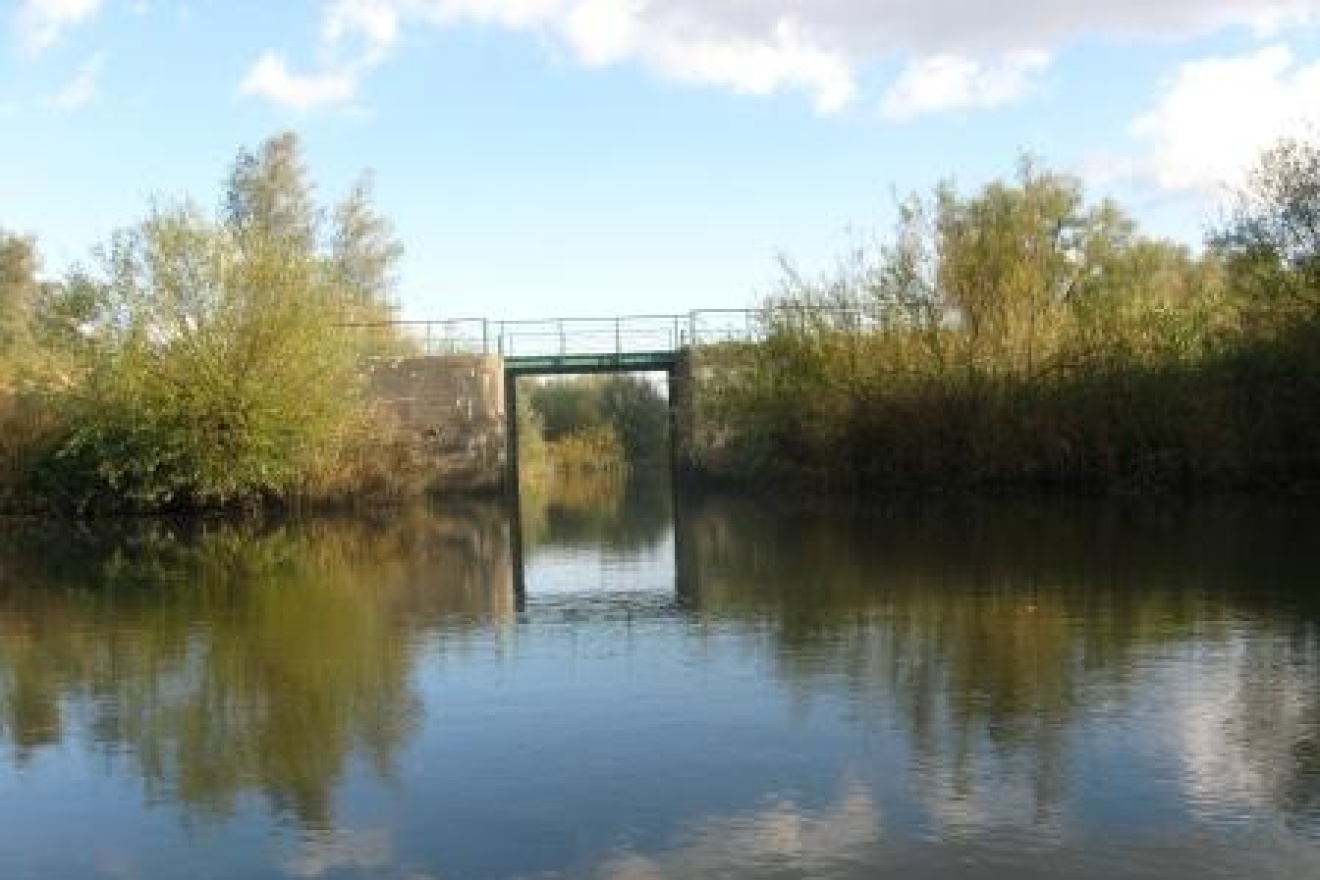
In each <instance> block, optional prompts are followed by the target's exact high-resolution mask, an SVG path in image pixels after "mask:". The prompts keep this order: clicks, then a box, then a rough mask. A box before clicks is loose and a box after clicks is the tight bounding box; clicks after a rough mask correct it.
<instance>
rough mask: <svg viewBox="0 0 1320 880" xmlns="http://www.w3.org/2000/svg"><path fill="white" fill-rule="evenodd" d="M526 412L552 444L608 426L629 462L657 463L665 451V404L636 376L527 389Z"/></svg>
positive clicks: (564, 381)
mask: <svg viewBox="0 0 1320 880" xmlns="http://www.w3.org/2000/svg"><path fill="white" fill-rule="evenodd" d="M527 408H528V409H531V410H534V411H535V413H536V416H537V419H538V421H539V422H540V424H541V426H542V430H543V433H544V436H545V439H546V440H548V441H550V442H552V443H557V442H560V441H562V440H565V439H569V438H572V437H575V436H578V435H581V434H584V433H589V432H595V431H598V430H599V429H602V428H608V429H609V430H610V431H611V432H612V433H613V434H614V436H615V437H616V438H617V440H618V444H619V449H620V450H621V453H622V456H623V457H624V458H625V459H626V460H627V461H628V462H629V463H632V464H641V463H647V462H655V461H659V460H661V459H662V458H663V456H664V455H665V452H666V450H667V448H668V440H667V438H668V431H669V404H668V401H667V400H666V399H665V397H664V396H663V395H662V394H661V393H660V391H659V389H658V388H657V387H656V385H655V384H654V383H653V382H651V381H650V380H649V379H646V378H644V377H641V376H627V375H617V376H605V377H580V378H575V379H553V380H548V381H543V382H540V383H537V384H535V385H533V386H532V387H531V393H530V394H529V395H528V407H527Z"/></svg>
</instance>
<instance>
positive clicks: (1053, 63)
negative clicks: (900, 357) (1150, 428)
mask: <svg viewBox="0 0 1320 880" xmlns="http://www.w3.org/2000/svg"><path fill="white" fill-rule="evenodd" d="M1317 24H1320V0H1307V2H1295V0H1158V2H1149V0H1110V2H1107V3H1103V4H1102V3H1088V4H1082V3H1076V4H1067V3H1059V2H1057V0H1005V2H996V3H986V2H984V0H812V2H804V0H796V2H794V0H755V2H751V0H667V2H663V3H661V2H657V0H649V2H648V0H289V2H283V0H282V2H274V0H191V2H177V0H9V2H5V3H0V35H3V42H2V43H0V134H2V135H3V143H4V155H5V160H6V161H4V162H3V163H0V225H2V226H4V227H5V228H8V229H13V230H18V231H23V232H30V233H33V234H35V235H37V236H38V238H39V239H40V241H41V242H42V246H43V249H44V251H45V254H46V261H47V269H48V271H50V272H52V273H54V272H59V271H61V270H62V269H63V268H64V267H66V266H68V265H69V264H71V263H74V262H77V261H87V260H89V258H90V254H91V251H92V248H93V247H94V246H95V245H96V243H98V242H100V241H103V240H104V239H105V238H106V236H107V235H108V234H109V233H110V232H111V231H112V230H113V229H115V228H117V227H119V226H122V225H125V224H128V223H131V222H132V221H133V220H134V219H135V218H137V217H140V216H141V215H142V214H143V212H144V210H145V208H146V206H147V205H148V204H149V203H150V200H151V199H152V198H155V197H172V196H180V195H191V196H193V197H195V198H197V199H200V200H202V201H203V202H204V203H211V202H214V201H216V200H217V199H218V184H219V181H220V180H221V178H222V177H223V175H224V173H225V170H226V168H227V166H228V164H229V163H230V162H231V161H232V158H233V156H234V154H235V152H236V150H237V149H238V148H239V147H240V146H242V145H245V144H247V145H253V144H256V143H258V142H259V141H260V140H261V139H263V138H265V137H267V136H269V135H272V134H275V133H277V132H279V131H281V130H284V129H292V130H295V131H297V132H298V133H299V134H300V135H301V136H302V137H303V139H304V144H305V147H306V153H307V159H308V163H309V166H310V168H311V170H312V173H313V176H314V178H315V180H316V181H317V184H318V186H319V188H320V191H321V193H322V195H323V196H324V197H325V198H326V199H334V198H336V197H338V196H339V195H340V194H342V193H343V192H344V191H345V190H346V189H347V188H348V186H349V185H350V184H351V182H352V181H353V180H354V178H355V177H356V176H357V174H358V173H359V172H360V171H361V170H363V169H365V168H371V169H374V170H375V172H376V178H377V188H378V190H377V191H378V201H379V204H380V207H381V208H382V210H383V211H384V212H385V213H386V214H387V215H388V216H389V217H390V218H391V219H392V220H393V221H394V223H395V224H396V227H397V231H398V233H399V235H400V237H401V238H402V240H403V242H404V244H405V246H406V247H407V249H408V255H407V257H406V259H405V262H404V265H403V271H402V278H401V286H400V298H401V300H402V303H403V306H404V311H405V313H406V314H407V315H408V316H410V317H416V318H429V317H441V316H450V317H453V316H466V315H490V316H492V317H538V316H545V315H556V314H568V315H593V314H615V313H619V312H669V311H686V310H688V309H692V308H708V307H739V306H744V305H749V304H751V303H753V302H754V301H755V300H756V299H757V298H758V296H759V295H760V294H761V293H763V292H764V291H766V290H767V289H768V287H769V286H770V284H771V283H772V282H773V280H774V278H775V275H776V268H775V255H776V254H777V253H779V252H784V253H786V254H788V255H790V256H792V257H793V258H794V259H795V260H796V261H797V262H798V263H799V264H801V265H802V266H803V267H804V268H806V269H808V270H815V269H820V268H823V267H825V266H826V265H828V263H829V261H830V260H831V259H832V258H833V256H834V255H835V254H837V253H839V252H840V251H842V250H843V249H845V248H846V247H847V246H848V245H849V243H850V242H851V241H852V240H854V239H855V238H856V237H857V236H859V235H869V234H872V233H874V232H877V231H878V232H881V233H883V231H884V230H885V229H886V228H887V227H888V225H889V224H890V222H891V220H892V217H893V193H894V192H895V191H897V192H909V191H913V190H919V191H922V190H928V189H929V188H930V187H931V186H932V185H933V184H934V183H935V182H937V181H938V180H940V179H941V178H944V177H953V178H955V179H956V180H957V181H958V182H959V183H960V184H962V185H963V186H965V187H972V186H975V185H977V184H979V183H982V182H984V181H985V180H987V179H989V178H992V177H996V176H1003V175H1006V174H1010V173H1011V172H1012V170H1013V167H1014V164H1015V161H1016V157H1017V156H1018V154H1019V153H1020V152H1021V151H1024V150H1026V151H1031V152H1034V153H1036V154H1038V155H1040V156H1041V157H1043V158H1044V159H1045V160H1046V162H1047V163H1048V164H1049V165H1050V166H1051V167H1054V168H1057V169H1061V170H1066V171H1070V172H1074V173H1077V174H1079V175H1081V176H1083V177H1084V179H1085V180H1086V181H1087V183H1088V186H1089V187H1090V190H1091V192H1092V193H1093V194H1095V195H1097V196H1099V195H1102V194H1112V195H1115V196H1117V197H1118V198H1120V199H1121V200H1122V201H1123V202H1124V203H1125V204H1127V205H1128V206H1129V207H1130V208H1131V209H1132V210H1133V211H1134V212H1135V213H1136V214H1137V215H1138V216H1139V218H1140V219H1141V220H1142V221H1143V222H1144V223H1145V224H1146V226H1147V228H1148V229H1149V230H1151V231H1153V232H1157V233H1160V234H1165V235H1170V236H1174V237H1177V238H1180V239H1184V240H1187V241H1191V242H1196V241H1198V240H1199V238H1200V236H1201V233H1202V229H1203V227H1204V224H1205V222H1206V221H1207V220H1208V219H1210V218H1212V217H1213V216H1214V211H1215V205H1216V204H1217V203H1218V202H1220V201H1221V200H1222V196H1223V193H1224V192H1225V187H1226V186H1227V185H1229V184H1231V182H1232V181H1233V180H1234V179H1236V178H1237V177H1238V175H1240V173H1241V170H1242V168H1243V167H1244V166H1245V165H1246V164H1247V162H1248V161H1249V158H1250V157H1251V156H1252V155H1254V154H1255V153H1256V152H1257V151H1258V150H1259V149H1260V147H1261V146H1262V145H1264V144H1265V143H1268V142H1269V141H1270V140H1272V139H1273V138H1275V137H1278V136H1279V135H1281V134H1286V133H1291V132H1295V131H1299V130H1306V127H1307V126H1308V125H1310V124H1311V123H1312V122H1313V114H1314V113H1316V112H1317V111H1320V30H1317V28H1316V25H1317Z"/></svg>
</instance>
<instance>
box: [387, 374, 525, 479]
mask: <svg viewBox="0 0 1320 880" xmlns="http://www.w3.org/2000/svg"><path fill="white" fill-rule="evenodd" d="M370 394H371V397H372V399H373V400H374V401H375V403H376V405H377V407H379V408H380V409H381V410H382V411H383V412H384V413H385V414H386V415H387V417H388V418H389V421H391V422H392V423H393V424H394V425H395V427H396V429H397V438H396V439H400V440H402V441H403V442H405V443H416V444H417V452H418V454H419V456H420V457H421V458H422V460H423V461H424V463H425V464H424V466H425V468H426V470H427V471H428V476H429V478H430V479H429V482H430V483H431V484H432V488H434V489H436V490H439V491H444V490H456V491H457V490H472V489H489V488H495V487H498V486H499V485H500V484H501V481H502V479H503V475H504V456H505V450H504V430H505V418H504V361H503V359H501V358H499V357H496V356H493V355H492V356H483V355H442V356H434V357H409V358H383V359H380V360H377V361H375V362H373V363H372V365H371V370H370Z"/></svg>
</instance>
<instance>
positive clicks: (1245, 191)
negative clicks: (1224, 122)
mask: <svg viewBox="0 0 1320 880" xmlns="http://www.w3.org/2000/svg"><path fill="white" fill-rule="evenodd" d="M1210 244H1211V246H1212V247H1213V248H1214V249H1215V250H1216V251H1217V252H1218V253H1219V254H1221V255H1222V256H1223V257H1224V258H1225V259H1226V261H1227V262H1228V265H1229V269H1230V272H1231V274H1232V277H1233V281H1234V285H1235V287H1236V288H1237V289H1238V290H1239V291H1240V292H1241V293H1243V294H1245V295H1246V297H1247V299H1248V305H1249V306H1250V307H1251V310H1252V311H1253V312H1255V313H1256V314H1257V316H1258V317H1261V318H1270V319H1274V320H1283V321H1288V320H1290V319H1292V318H1294V317H1297V316H1299V315H1300V316H1303V317H1309V318H1314V317H1316V316H1317V315H1320V144H1317V143H1314V142H1310V141H1304V140H1299V139H1295V138H1294V139H1285V140H1282V141H1280V142H1279V143H1277V144H1275V145H1274V146H1273V147H1271V148H1270V149H1268V150H1266V151H1265V153H1264V154H1263V155H1262V156H1261V157H1260V159H1259V160H1258V161H1257V163H1256V165H1255V167H1254V168H1253V169H1252V171H1251V173H1250V174H1249V176H1248V179H1247V182H1246V184H1245V186H1244V187H1243V188H1242V190H1241V191H1240V192H1239V193H1238V196H1237V201H1236V204H1235V205H1234V206H1233V209H1232V211H1231V212H1230V214H1229V216H1228V217H1227V218H1226V219H1225V221H1224V222H1223V223H1222V224H1221V226H1220V228H1218V229H1216V230H1214V231H1213V232H1212V234H1211V236H1210Z"/></svg>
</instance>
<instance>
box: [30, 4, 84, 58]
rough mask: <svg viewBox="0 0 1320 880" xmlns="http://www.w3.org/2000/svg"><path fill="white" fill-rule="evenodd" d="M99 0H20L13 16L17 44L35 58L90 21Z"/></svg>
mask: <svg viewBox="0 0 1320 880" xmlns="http://www.w3.org/2000/svg"><path fill="white" fill-rule="evenodd" d="M101 3H102V0H22V3H21V4H20V5H19V7H18V12H17V13H16V14H15V16H14V26H15V28H16V30H17V33H18V41H19V44H20V45H21V46H22V47H23V49H24V51H26V52H27V53H29V54H32V55H38V54H40V53H42V52H44V51H45V50H47V49H49V48H50V47H51V46H53V45H55V43H57V42H58V41H59V39H60V37H61V36H63V34H64V32H65V31H66V30H68V29H69V28H71V27H74V26H75V25H79V24H82V23H84V22H86V21H88V20H90V19H91V18H92V16H94V15H95V14H96V13H97V12H98V11H99V10H100V8H101Z"/></svg>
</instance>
